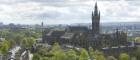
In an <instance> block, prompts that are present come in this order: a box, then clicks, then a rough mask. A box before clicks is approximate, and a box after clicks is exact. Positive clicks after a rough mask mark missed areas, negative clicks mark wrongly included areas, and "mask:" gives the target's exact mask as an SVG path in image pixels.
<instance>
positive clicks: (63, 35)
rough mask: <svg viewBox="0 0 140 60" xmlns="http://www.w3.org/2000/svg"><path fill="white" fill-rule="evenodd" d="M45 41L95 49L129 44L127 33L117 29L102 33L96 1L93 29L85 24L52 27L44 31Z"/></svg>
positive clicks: (93, 13)
mask: <svg viewBox="0 0 140 60" xmlns="http://www.w3.org/2000/svg"><path fill="white" fill-rule="evenodd" d="M43 42H44V43H48V44H50V45H52V44H53V43H54V42H58V43H59V44H60V45H63V46H64V45H71V46H74V47H81V48H89V47H93V48H94V49H105V48H109V47H112V48H113V47H114V48H115V47H123V46H128V45H127V34H126V33H124V32H123V31H119V30H118V29H116V32H114V33H108V34H103V33H100V11H99V10H98V6H97V3H95V7H94V11H93V12H92V29H90V28H88V27H85V26H69V27H68V28H66V29H50V30H45V31H44V32H43Z"/></svg>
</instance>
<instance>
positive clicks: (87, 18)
mask: <svg viewBox="0 0 140 60" xmlns="http://www.w3.org/2000/svg"><path fill="white" fill-rule="evenodd" d="M95 2H96V1H94V0H86V1H85V0H67V1H65V0H11V1H8V0H1V1H0V22H3V23H5V24H8V23H15V24H40V23H41V22H42V21H43V22H44V23H46V24H72V23H91V13H92V11H93V9H94V4H95ZM97 3H98V7H99V10H100V12H101V22H140V21H139V19H140V14H139V13H138V12H140V8H138V7H140V2H139V1H138V0H134V1H130V0H129V1H128V0H102V1H101V0H100V1H97Z"/></svg>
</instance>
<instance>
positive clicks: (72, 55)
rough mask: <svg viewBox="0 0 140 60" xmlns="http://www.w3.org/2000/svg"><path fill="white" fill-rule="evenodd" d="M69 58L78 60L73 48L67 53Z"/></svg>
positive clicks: (69, 59) (68, 59)
mask: <svg viewBox="0 0 140 60" xmlns="http://www.w3.org/2000/svg"><path fill="white" fill-rule="evenodd" d="M66 55H67V60H77V58H78V56H77V55H76V52H75V51H74V50H72V49H70V50H69V51H68V52H67V53H66Z"/></svg>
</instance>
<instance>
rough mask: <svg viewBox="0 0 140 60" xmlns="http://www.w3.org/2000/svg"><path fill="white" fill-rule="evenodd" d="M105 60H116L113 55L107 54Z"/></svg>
mask: <svg viewBox="0 0 140 60" xmlns="http://www.w3.org/2000/svg"><path fill="white" fill-rule="evenodd" d="M107 60H117V59H116V58H115V57H114V56H108V57H107Z"/></svg>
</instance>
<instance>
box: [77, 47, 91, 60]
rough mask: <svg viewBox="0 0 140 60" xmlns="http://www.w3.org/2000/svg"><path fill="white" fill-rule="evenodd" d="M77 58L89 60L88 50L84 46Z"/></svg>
mask: <svg viewBox="0 0 140 60" xmlns="http://www.w3.org/2000/svg"><path fill="white" fill-rule="evenodd" d="M79 60H89V55H88V52H87V51H86V50H85V49H84V48H83V49H82V50H81V54H80V57H79Z"/></svg>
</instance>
